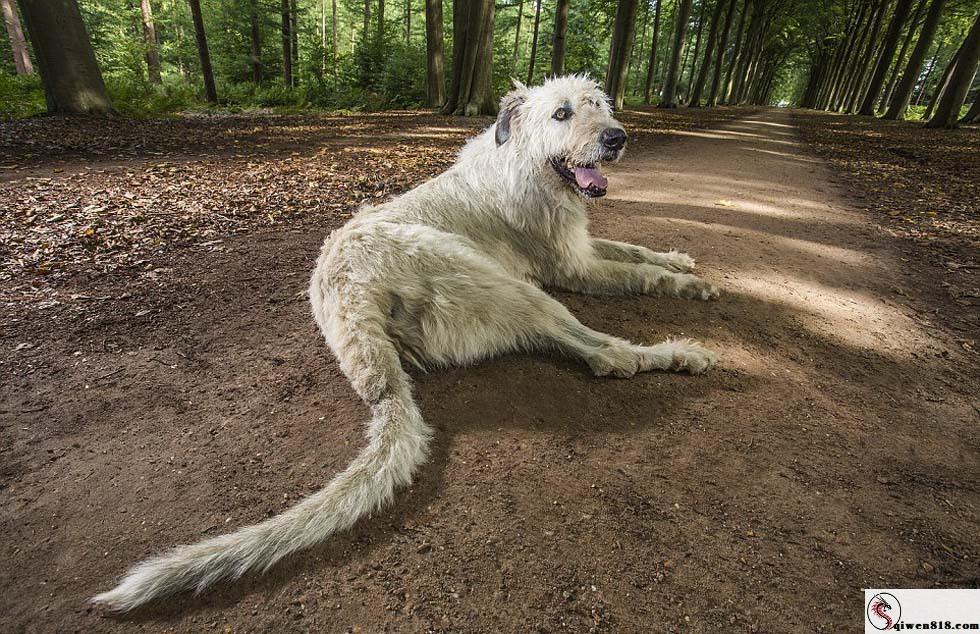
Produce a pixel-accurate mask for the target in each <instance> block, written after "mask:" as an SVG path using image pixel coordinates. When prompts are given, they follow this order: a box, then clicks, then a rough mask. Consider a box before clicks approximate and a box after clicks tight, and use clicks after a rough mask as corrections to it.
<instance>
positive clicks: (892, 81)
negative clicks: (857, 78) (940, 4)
mask: <svg viewBox="0 0 980 634" xmlns="http://www.w3.org/2000/svg"><path fill="white" fill-rule="evenodd" d="M928 6H929V0H919V2H918V3H917V4H916V6H915V12H914V13H913V14H912V18H911V19H910V20H909V23H908V28H907V29H906V33H905V37H904V38H903V39H902V47H901V48H900V49H898V55H897V56H896V57H895V63H894V64H892V72H891V74H890V75H889V77H888V83H887V84H885V90H884V92H883V93H882V95H881V101H879V102H878V109H879V110H884V109H885V108H886V107H887V106H888V104H889V103H891V100H892V94H894V92H895V86H896V85H897V84H898V78H899V77H901V75H902V68H904V67H905V61H906V58H905V56H906V54H907V53H908V50H909V46H911V44H912V41H913V40H914V39H915V33H916V31H918V30H919V23H920V22H921V20H922V15H923V13H925V10H926V7H928Z"/></svg>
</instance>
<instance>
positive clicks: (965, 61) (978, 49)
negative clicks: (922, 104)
mask: <svg viewBox="0 0 980 634" xmlns="http://www.w3.org/2000/svg"><path fill="white" fill-rule="evenodd" d="M978 64H980V14H977V17H976V19H975V20H974V21H973V27H971V28H970V32H969V33H968V34H967V36H966V40H965V41H964V42H963V46H962V47H961V49H960V54H959V59H958V60H957V61H956V68H955V69H953V73H952V74H951V75H950V77H949V85H947V86H946V90H945V91H943V96H942V97H940V99H939V104H938V105H937V106H936V114H934V115H933V117H932V119H930V120H929V122H928V123H927V124H926V127H927V128H955V127H956V125H957V119H958V118H959V116H960V109H961V108H962V107H963V102H964V101H965V100H966V95H967V93H968V92H969V91H970V86H971V85H972V84H973V78H974V77H976V74H977V65H978ZM975 106H976V104H974V107H971V108H970V112H972V111H973V110H975Z"/></svg>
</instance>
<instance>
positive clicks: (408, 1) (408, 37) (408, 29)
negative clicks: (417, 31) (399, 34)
mask: <svg viewBox="0 0 980 634" xmlns="http://www.w3.org/2000/svg"><path fill="white" fill-rule="evenodd" d="M405 43H406V44H411V43H412V0H405Z"/></svg>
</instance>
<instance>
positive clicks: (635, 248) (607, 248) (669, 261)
mask: <svg viewBox="0 0 980 634" xmlns="http://www.w3.org/2000/svg"><path fill="white" fill-rule="evenodd" d="M591 242H592V250H593V252H594V253H595V255H596V257H598V258H600V259H603V260H613V261H615V262H632V263H634V264H653V265H654V266H659V267H663V268H665V269H667V270H668V271H673V272H675V273H688V272H690V271H691V270H692V269H694V258H692V257H691V256H689V255H688V254H686V253H681V252H680V251H668V252H667V253H657V252H656V251H652V250H650V249H648V248H646V247H641V246H639V245H636V244H627V243H626V242H616V241H615V240H605V239H603V238H592V239H591Z"/></svg>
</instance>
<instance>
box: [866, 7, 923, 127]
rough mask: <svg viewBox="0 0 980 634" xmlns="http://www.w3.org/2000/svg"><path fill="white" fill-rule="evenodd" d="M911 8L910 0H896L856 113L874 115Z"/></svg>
mask: <svg viewBox="0 0 980 634" xmlns="http://www.w3.org/2000/svg"><path fill="white" fill-rule="evenodd" d="M911 9H912V0H898V3H897V4H896V5H895V13H894V14H893V15H892V20H891V22H890V23H889V24H888V31H887V32H886V33H885V42H884V44H882V47H881V53H880V54H879V55H878V62H877V63H876V64H875V70H874V73H873V74H872V75H871V81H870V82H869V84H868V92H867V94H866V95H865V96H864V101H863V102H862V103H861V109H860V110H859V111H858V114H862V115H865V116H874V113H875V104H876V103H877V102H878V97H879V96H880V94H881V87H882V86H883V85H884V84H885V75H886V74H887V73H888V67H889V66H891V63H892V58H893V57H894V56H895V49H896V48H897V47H898V38H899V37H901V35H902V26H904V25H905V21H906V20H907V19H908V17H909V11H910V10H911Z"/></svg>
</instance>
